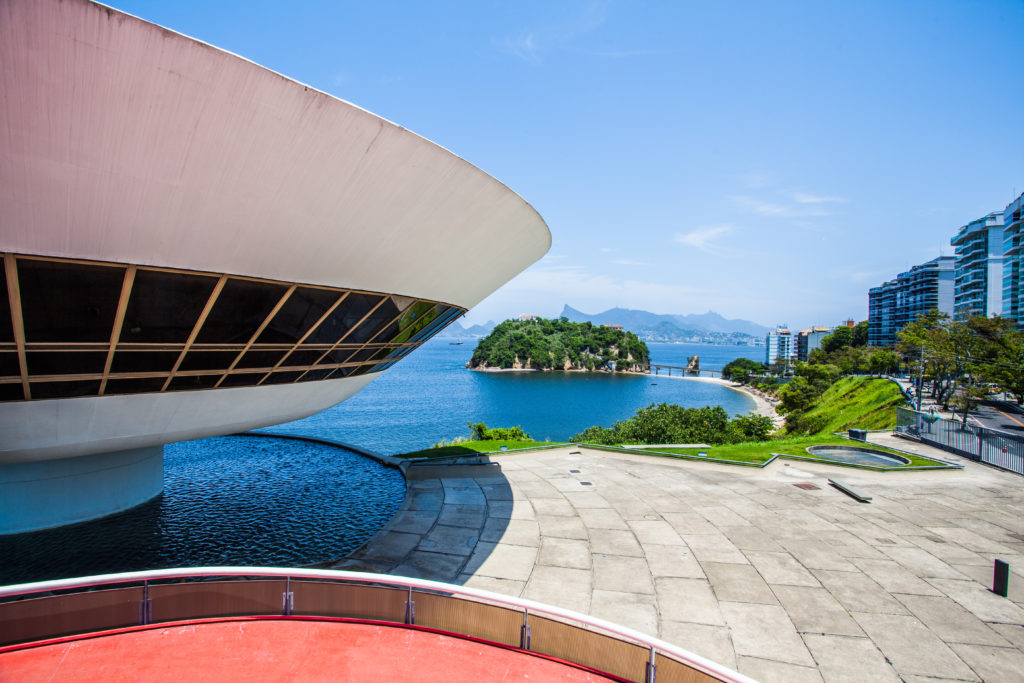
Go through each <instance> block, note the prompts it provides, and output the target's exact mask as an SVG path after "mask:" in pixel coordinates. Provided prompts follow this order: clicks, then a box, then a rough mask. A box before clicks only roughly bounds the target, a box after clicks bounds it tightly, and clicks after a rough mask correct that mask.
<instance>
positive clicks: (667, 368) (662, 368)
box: [647, 363, 722, 377]
mask: <svg viewBox="0 0 1024 683" xmlns="http://www.w3.org/2000/svg"><path fill="white" fill-rule="evenodd" d="M673 370H676V371H677V372H676V375H678V376H680V377H721V376H722V371H721V370H699V371H697V372H687V371H686V368H685V367H683V366H681V365H655V364H654V363H651V364H650V365H648V366H647V372H648V374H652V375H662V374H665V375H668V376H669V377H671V376H672V371H673Z"/></svg>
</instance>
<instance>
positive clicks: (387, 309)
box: [345, 298, 398, 342]
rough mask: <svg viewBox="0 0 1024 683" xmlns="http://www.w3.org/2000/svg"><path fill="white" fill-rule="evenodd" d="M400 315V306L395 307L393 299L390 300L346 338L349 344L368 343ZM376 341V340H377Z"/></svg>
mask: <svg viewBox="0 0 1024 683" xmlns="http://www.w3.org/2000/svg"><path fill="white" fill-rule="evenodd" d="M397 315H398V306H396V305H395V302H394V300H393V299H390V298H389V299H388V300H387V301H385V302H384V303H383V304H381V305H380V307H379V308H377V310H375V311H374V312H373V314H372V315H371V316H370V317H369V318H367V319H366V320H365V321H363V324H362V325H360V326H359V327H358V328H356V329H355V330H352V333H351V334H349V335H348V337H346V338H345V341H347V342H367V341H370V340H371V339H373V338H374V336H375V335H376V334H377V333H378V332H380V331H381V330H383V329H384V328H385V327H386V326H387V325H388V324H389V323H390V322H391V321H392V320H394V318H395V316H397ZM375 341H376V340H375Z"/></svg>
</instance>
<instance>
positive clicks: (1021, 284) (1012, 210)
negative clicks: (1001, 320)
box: [1002, 194, 1024, 327]
mask: <svg viewBox="0 0 1024 683" xmlns="http://www.w3.org/2000/svg"><path fill="white" fill-rule="evenodd" d="M1002 314H1003V316H1005V317H1007V318H1010V319H1012V320H1014V321H1016V322H1017V325H1018V326H1022V327H1024V194H1021V196H1019V197H1017V198H1016V199H1015V200H1013V201H1012V202H1010V204H1009V206H1007V207H1006V209H1005V210H1004V211H1003V291H1002Z"/></svg>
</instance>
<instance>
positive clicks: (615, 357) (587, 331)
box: [466, 318, 650, 372]
mask: <svg viewBox="0 0 1024 683" xmlns="http://www.w3.org/2000/svg"><path fill="white" fill-rule="evenodd" d="M649 364H650V353H649V352H648V350H647V345H646V344H645V343H644V342H642V341H640V339H638V338H637V336H636V335H635V334H633V333H632V332H626V331H624V330H620V329H615V328H612V327H599V326H597V325H594V324H592V323H589V322H584V323H574V322H570V321H569V320H568V319H566V318H559V319H557V320H550V319H547V318H530V319H527V320H506V321H505V322H503V323H501V324H499V325H498V326H497V327H495V328H494V329H493V330H492V331H491V333H490V334H488V335H487V336H486V337H483V338H482V339H480V341H479V342H477V346H476V349H474V350H473V357H472V358H471V359H470V361H469V363H467V364H466V367H468V368H471V369H474V370H495V369H501V370H564V371H583V372H587V371H591V372H592V371H606V372H646V371H647V368H648V365H649Z"/></svg>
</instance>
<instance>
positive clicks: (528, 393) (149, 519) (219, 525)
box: [0, 339, 760, 584]
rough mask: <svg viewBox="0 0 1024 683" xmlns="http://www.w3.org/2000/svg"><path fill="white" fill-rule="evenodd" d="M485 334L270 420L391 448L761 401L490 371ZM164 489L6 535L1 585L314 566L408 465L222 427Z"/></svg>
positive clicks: (670, 351) (173, 456)
mask: <svg viewBox="0 0 1024 683" xmlns="http://www.w3.org/2000/svg"><path fill="white" fill-rule="evenodd" d="M474 346H475V340H472V339H467V340H465V343H464V344H463V345H461V346H453V345H451V344H449V340H447V339H436V340H433V341H430V342H428V343H427V344H425V345H424V346H423V347H421V348H420V349H419V350H417V351H416V352H415V353H413V354H411V355H410V356H409V357H408V358H406V359H404V360H403V361H402V362H400V363H398V365H396V366H395V367H393V368H392V369H390V370H389V371H388V372H386V373H384V374H383V376H381V377H379V378H377V379H376V380H374V382H372V383H371V384H370V385H369V386H368V387H367V388H365V389H364V390H363V391H362V392H360V393H358V394H356V395H355V396H354V397H353V398H351V399H349V400H348V401H346V402H345V403H342V404H341V405H339V406H336V407H334V408H331V409H330V410H326V411H324V412H323V413H320V414H319V415H314V416H312V417H309V418H306V419H305V420H300V421H298V422H292V423H289V424H287V425H281V426H278V427H273V428H269V430H268V431H281V432H286V433H292V434H303V435H308V436H320V437H327V438H332V439H335V440H338V441H342V442H345V443H349V444H354V445H357V446H362V447H364V448H369V449H371V450H374V451H378V452H382V453H402V452H406V451H410V450H415V449H419V448H426V447H428V446H430V445H432V444H434V443H436V442H437V441H439V440H442V439H451V438H453V437H456V436H463V435H468V434H469V429H468V428H467V426H466V423H467V422H470V421H480V420H484V421H485V422H487V424H489V425H491V426H513V425H520V426H522V427H523V428H524V429H526V431H528V432H529V433H530V434H532V435H533V436H534V437H535V438H539V439H552V440H561V439H566V438H568V437H569V436H571V435H573V434H575V433H577V432H579V431H582V430H583V429H585V428H586V427H588V426H590V425H595V424H603V425H610V424H611V423H612V422H615V421H616V420H621V419H623V418H626V417H629V416H630V415H632V414H633V412H634V411H636V409H637V408H641V407H644V406H647V405H650V404H651V403H657V402H661V401H667V402H671V403H679V404H681V405H684V406H689V407H699V406H705V405H722V406H724V407H725V409H726V410H728V411H729V412H730V413H746V412H748V411H749V410H751V409H752V408H753V407H754V403H753V401H752V400H751V399H750V398H749V397H748V396H747V395H746V394H743V393H740V392H738V391H734V390H732V389H729V388H728V387H722V386H719V385H717V384H710V383H706V382H696V381H693V380H688V379H682V378H678V377H677V378H672V377H664V376H659V377H650V376H637V375H630V376H622V375H610V374H605V373H599V374H582V373H539V372H530V373H481V372H473V371H471V370H467V369H466V368H465V367H464V366H465V364H466V362H467V361H468V360H469V357H470V356H471V355H472V353H473V348H474ZM650 348H651V353H652V360H653V361H654V362H655V363H661V364H664V365H677V366H679V365H684V364H685V363H686V360H687V359H688V358H689V357H690V356H691V355H693V354H694V353H696V354H698V355H699V356H700V358H701V367H702V368H704V369H706V370H715V369H721V367H722V366H723V365H725V363H727V362H729V361H730V360H732V359H733V358H738V357H750V358H754V359H757V358H758V357H759V356H760V353H759V349H757V348H752V347H742V346H703V345H700V346H698V345H687V344H651V345H650ZM164 484H165V486H164V492H163V494H162V495H160V496H158V497H157V498H155V499H154V500H152V501H150V502H148V503H145V504H143V505H140V506H138V507H135V508H132V509H131V510H127V511H125V512H122V513H119V514H116V515H111V516H109V517H104V518H102V519H99V520H94V521H91V522H84V523H82V524H76V525H72V526H67V527H60V528H58V529H47V530H44V531H37V532H31V533H24V534H15V535H12V536H0V584H3V583H15V582H20V581H39V580H43V579H49V578H57V577H66V576H81V575H86V574H99V573H107V572H122V571H130V570H135V569H153V568H159V567H173V566H202V565H220V564H239V565H255V566H269V565H303V564H309V563H313V562H319V561H323V560H325V559H332V558H339V557H344V556H345V555H347V554H348V553H350V552H352V551H353V550H354V549H355V548H357V547H359V545H360V544H362V543H363V542H364V541H365V540H366V539H367V538H369V537H370V536H372V535H373V534H374V533H375V532H376V531H377V530H378V529H379V528H380V527H381V526H383V525H384V524H385V523H386V522H387V520H388V519H389V518H390V517H391V515H392V514H394V512H395V511H396V510H397V509H398V507H399V506H400V505H401V503H402V499H403V498H404V491H405V482H404V481H403V479H402V477H401V475H400V474H399V473H398V472H396V471H394V470H391V469H388V468H386V467H384V466H382V465H380V464H378V463H377V462H375V461H373V460H370V459H368V458H363V457H359V456H357V455H355V454H354V453H349V452H347V451H345V450H342V449H338V448H332V447H329V446H323V445H319V444H311V443H306V442H302V441H294V440H285V439H266V438H255V437H222V438H216V439H203V440H199V441H185V442H181V443H175V444H169V445H168V446H167V447H166V449H165V455H164Z"/></svg>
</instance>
